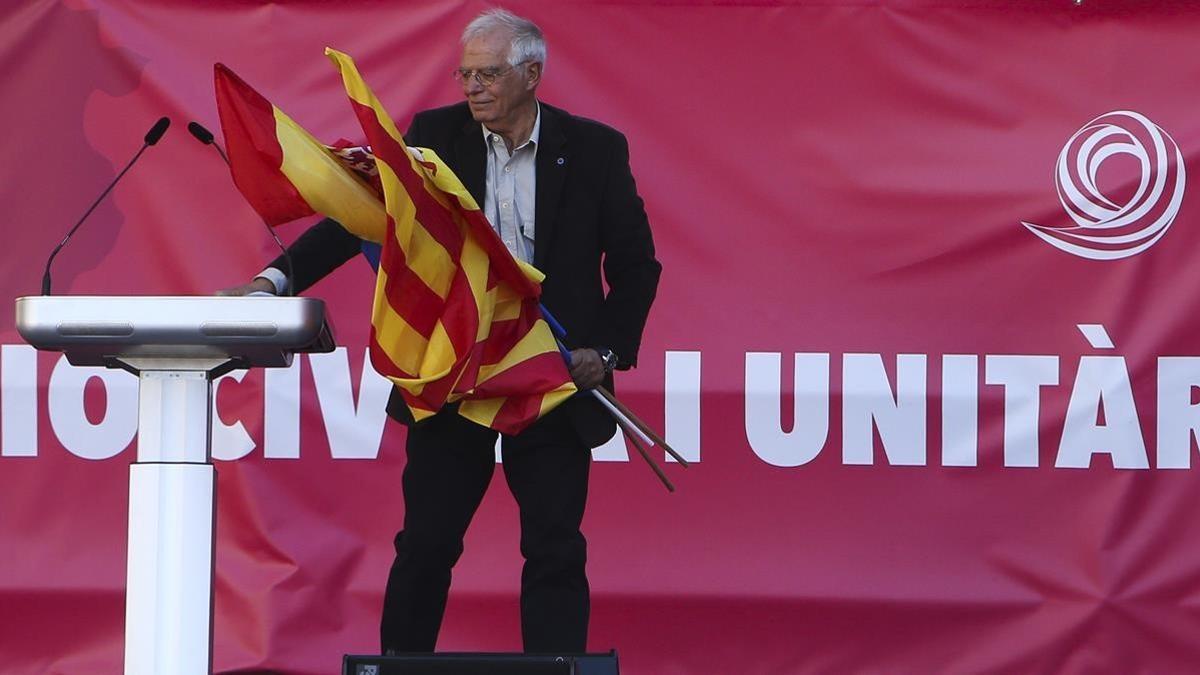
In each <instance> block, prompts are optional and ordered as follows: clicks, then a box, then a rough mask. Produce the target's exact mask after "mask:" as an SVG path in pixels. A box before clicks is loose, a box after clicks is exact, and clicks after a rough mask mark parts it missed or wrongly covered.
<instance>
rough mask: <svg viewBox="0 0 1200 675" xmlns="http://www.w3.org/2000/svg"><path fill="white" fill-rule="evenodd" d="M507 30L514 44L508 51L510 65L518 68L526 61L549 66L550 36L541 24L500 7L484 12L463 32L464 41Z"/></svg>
mask: <svg viewBox="0 0 1200 675" xmlns="http://www.w3.org/2000/svg"><path fill="white" fill-rule="evenodd" d="M495 30H506V31H508V32H509V33H511V34H512V45H511V46H510V48H509V50H508V65H510V66H515V65H517V64H519V63H523V62H525V61H536V62H538V63H540V64H542V68H543V69H544V68H545V67H546V37H545V36H544V35H542V29H541V28H538V26H537V24H536V23H534V22H532V21H530V20H529V19H525V18H522V17H519V16H517V15H516V14H513V13H512V12H510V11H508V10H506V9H501V8H499V7H496V8H494V9H489V10H487V11H486V12H483V13H482V14H480V15H479V16H477V17H475V18H474V19H472V20H471V23H469V24H467V27H466V28H464V29H463V34H462V42H463V44H466V43H467V42H468V41H469V40H473V39H474V38H477V37H480V36H481V35H485V34H488V33H491V32H492V31H495Z"/></svg>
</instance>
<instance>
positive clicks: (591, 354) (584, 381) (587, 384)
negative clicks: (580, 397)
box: [570, 347, 604, 390]
mask: <svg viewBox="0 0 1200 675" xmlns="http://www.w3.org/2000/svg"><path fill="white" fill-rule="evenodd" d="M570 371H571V379H572V380H575V386H576V387H579V388H580V389H581V390H585V389H595V388H596V387H598V386H600V385H601V383H603V382H604V360H603V359H601V358H600V353H599V352H597V351H596V350H595V349H589V348H587V347H584V348H583V349H572V350H571V368H570Z"/></svg>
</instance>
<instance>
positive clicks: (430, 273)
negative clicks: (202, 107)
mask: <svg viewBox="0 0 1200 675" xmlns="http://www.w3.org/2000/svg"><path fill="white" fill-rule="evenodd" d="M326 55H327V56H329V58H330V59H331V60H332V61H333V63H334V64H335V65H336V66H337V67H338V69H339V71H340V72H341V74H342V79H343V83H344V84H345V87H346V92H347V94H348V95H349V97H350V103H351V106H352V108H353V110H354V112H355V115H356V116H357V117H358V120H359V122H360V124H361V125H362V128H363V131H364V132H365V133H366V136H367V139H368V143H369V144H370V146H371V148H372V150H373V153H374V159H375V168H376V170H377V171H378V177H379V184H378V185H379V187H380V188H381V189H382V193H383V194H382V197H383V199H382V200H380V198H379V193H378V192H377V191H376V190H375V189H372V186H371V184H369V183H367V182H366V181H364V180H363V178H362V177H361V176H359V175H358V174H356V173H355V171H353V170H351V169H350V168H348V167H347V166H346V165H345V163H344V162H342V161H341V160H339V159H338V157H337V156H336V155H335V154H334V152H333V149H331V148H329V147H328V146H324V145H322V144H321V143H319V142H318V141H317V140H316V139H314V138H313V137H312V136H311V135H310V134H308V133H307V132H306V131H304V129H302V128H301V127H299V125H297V124H296V123H295V122H293V121H292V120H291V119H290V118H288V117H287V116H286V115H284V114H283V112H282V111H280V110H279V109H278V108H276V107H274V106H273V105H271V104H270V102H268V101H267V100H266V99H265V98H263V97H262V96H261V95H259V94H258V93H257V92H255V91H254V90H253V89H251V88H250V87H249V86H248V85H246V84H245V83H244V82H242V81H241V80H240V79H238V78H237V76H236V75H234V74H233V73H232V72H231V71H229V70H228V69H226V68H224V67H223V66H220V65H218V67H217V100H218V109H219V110H220V113H221V125H222V128H223V130H224V132H225V138H226V143H227V145H228V146H229V156H230V162H231V163H232V164H233V174H234V181H235V183H236V184H237V186H238V188H239V189H240V190H241V191H242V193H243V195H245V196H246V198H247V200H249V201H250V203H251V204H252V205H253V206H254V208H255V209H256V210H258V211H259V213H260V214H261V215H262V216H263V217H264V218H265V219H266V220H267V221H268V222H270V223H280V222H286V221H287V220H292V219H295V218H297V217H300V216H303V215H308V214H311V213H314V212H315V213H322V214H324V215H327V216H330V217H332V218H334V219H335V220H337V221H338V222H341V223H342V224H343V225H344V226H345V227H346V228H347V229H348V230H349V231H351V232H353V233H354V234H356V235H358V236H359V237H361V238H364V239H369V240H371V241H376V242H380V243H381V244H382V254H381V258H380V264H379V274H378V278H377V281H376V288H375V303H374V309H373V311H372V317H371V339H370V354H371V364H372V365H373V366H374V367H375V370H376V371H378V372H379V373H381V374H382V375H384V376H385V377H387V378H388V379H389V380H391V381H392V382H393V383H394V384H396V385H397V386H398V387H399V388H400V391H401V393H402V395H403V397H404V400H405V402H406V403H407V404H408V406H409V409H410V410H411V411H412V414H413V417H414V419H417V420H421V419H424V418H426V417H428V416H430V415H432V414H434V413H436V412H437V411H438V410H440V409H441V408H442V407H443V406H444V405H446V404H447V403H453V402H460V406H459V414H461V415H462V416H464V417H466V418H468V419H470V420H473V421H475V422H478V423H479V424H482V425H484V426H488V427H491V428H493V429H496V430H497V431H500V432H503V433H509V434H512V433H517V432H519V431H520V430H522V429H524V428H525V427H526V426H528V425H529V424H530V423H532V422H533V421H534V420H536V419H538V418H539V417H540V416H541V415H543V414H545V413H546V412H548V411H549V410H551V409H552V408H554V407H555V406H556V405H558V404H559V403H561V402H563V401H564V400H566V399H567V398H568V397H570V396H571V395H572V394H573V393H574V392H575V386H574V385H573V384H572V382H571V378H570V375H569V374H568V373H567V370H566V366H565V364H564V363H563V359H562V357H561V355H560V353H559V351H558V347H557V344H556V343H555V341H554V337H553V334H552V333H551V331H550V328H549V326H548V325H547V324H546V322H545V320H544V319H543V318H542V316H541V311H540V309H539V305H538V297H539V296H540V294H541V281H542V278H543V275H542V274H541V272H539V271H538V270H536V269H535V268H533V267H532V266H530V265H526V264H524V263H522V262H520V261H518V260H516V259H515V258H513V257H512V255H511V254H510V253H509V251H508V249H507V248H505V246H504V244H503V243H502V242H501V241H500V239H499V237H497V236H496V233H495V231H494V230H493V229H492V227H491V225H490V224H489V223H488V221H487V218H486V217H485V216H484V215H483V213H482V212H481V211H480V209H479V206H478V204H477V203H476V202H475V200H474V198H472V197H471V195H470V193H468V192H467V190H466V188H465V187H463V185H462V182H461V181H459V180H458V178H457V177H456V176H455V175H454V172H453V171H451V170H450V168H449V167H448V166H447V165H446V164H445V163H444V162H443V161H442V160H441V158H439V157H438V156H437V155H436V154H435V153H434V152H433V151H431V150H426V149H422V150H421V152H422V155H423V157H422V159H421V160H417V159H415V158H414V157H413V156H412V155H411V154H410V153H409V151H408V148H407V146H405V144H404V140H403V138H402V137H401V134H400V132H399V130H398V129H397V128H396V125H395V123H394V122H393V121H392V119H391V118H390V117H389V116H388V115H387V113H386V111H385V110H384V109H383V106H382V105H381V104H380V103H379V100H378V99H377V98H376V97H375V95H374V94H373V93H372V92H371V90H370V88H369V87H367V85H366V83H365V82H364V81H363V80H362V77H361V76H360V75H359V73H358V70H357V68H356V67H355V65H354V62H353V60H352V59H351V58H350V57H349V56H347V55H345V54H342V53H341V52H337V51H334V50H332V49H327V50H326ZM235 148H236V150H235Z"/></svg>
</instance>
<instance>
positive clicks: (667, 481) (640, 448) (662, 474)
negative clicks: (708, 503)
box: [617, 417, 675, 492]
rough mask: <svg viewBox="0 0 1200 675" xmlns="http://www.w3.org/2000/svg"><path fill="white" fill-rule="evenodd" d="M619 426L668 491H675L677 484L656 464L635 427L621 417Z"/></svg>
mask: <svg viewBox="0 0 1200 675" xmlns="http://www.w3.org/2000/svg"><path fill="white" fill-rule="evenodd" d="M617 426H618V427H620V428H621V431H623V432H625V437H626V438H628V439H629V442H630V443H632V444H633V447H634V448H636V449H637V451H638V454H639V455H641V456H642V459H644V460H646V463H647V464H649V465H650V468H651V469H653V470H654V473H655V475H657V476H658V479H659V480H660V481H662V484H663V485H665V486H666V488H667V492H674V491H675V486H674V485H672V484H671V480H670V479H669V478H667V474H666V473H665V472H664V471H663V470H662V467H660V466H659V465H658V464H655V463H654V460H653V459H651V458H650V453H648V452H646V447H645V446H644V445H642V443H641V441H639V440H638V435H637V434H635V433H633V431H634V429H632V428H631V427H630V426H628V425H627V424H626V423H625V422H624V421H622V420H621V418H619V417H618V418H617Z"/></svg>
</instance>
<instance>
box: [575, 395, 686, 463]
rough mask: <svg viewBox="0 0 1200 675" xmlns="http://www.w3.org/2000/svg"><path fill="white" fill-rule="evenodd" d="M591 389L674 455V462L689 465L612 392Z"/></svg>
mask: <svg viewBox="0 0 1200 675" xmlns="http://www.w3.org/2000/svg"><path fill="white" fill-rule="evenodd" d="M592 391H594V392H596V393H597V394H599V395H600V396H601V397H603V398H604V400H605V401H607V402H608V403H610V404H611V405H612V406H613V407H614V408H616V409H617V410H618V411H619V412H620V413H621V414H622V415H624V416H625V417H626V418H628V419H629V420H630V421H631V422H632V423H633V424H634V425H636V426H637V427H638V429H639V430H640V431H642V432H644V435H645V436H649V437H650V442H651V443H653V444H654V445H657V446H660V447H661V448H662V449H663V450H666V451H667V454H669V455H671V456H672V457H674V458H675V461H676V462H679V463H680V464H682V465H683V468H685V469H686V468H687V467H688V466H689V465H688V462H687V460H686V459H684V458H683V457H681V456H680V455H679V453H678V452H675V449H674V448H672V447H671V446H669V445H667V442H666V441H664V440H663V439H662V437H660V436H659V435H658V434H657V433H655V432H654V430H653V429H651V428H650V426H649V425H648V424H646V423H645V422H643V421H641V420H640V419H638V416H637V415H634V414H633V411H632V410H630V409H629V408H627V407H626V406H625V404H624V403H621V402H620V401H618V400H617V397H616V396H613V395H612V392H610V391H608V390H607V389H605V388H604V387H596V388H595V389H593V390H592ZM643 437H644V436H643Z"/></svg>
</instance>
